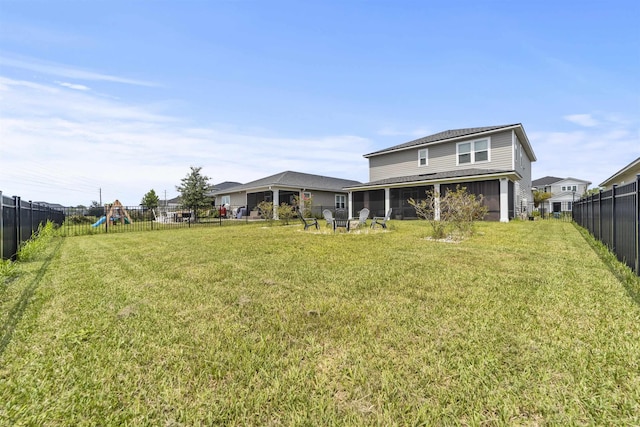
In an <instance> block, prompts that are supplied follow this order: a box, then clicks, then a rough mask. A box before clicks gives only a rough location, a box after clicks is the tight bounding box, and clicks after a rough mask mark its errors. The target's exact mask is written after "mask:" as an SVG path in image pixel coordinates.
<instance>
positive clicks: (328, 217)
mask: <svg viewBox="0 0 640 427" xmlns="http://www.w3.org/2000/svg"><path fill="white" fill-rule="evenodd" d="M322 216H324V219H325V221H327V227H328V226H330V225H331V226H333V213H331V211H330V210H329V209H325V210H323V211H322Z"/></svg>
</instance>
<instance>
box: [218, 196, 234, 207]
mask: <svg viewBox="0 0 640 427" xmlns="http://www.w3.org/2000/svg"><path fill="white" fill-rule="evenodd" d="M220 204H221V205H231V196H229V195H227V196H222V197H221V198H220Z"/></svg>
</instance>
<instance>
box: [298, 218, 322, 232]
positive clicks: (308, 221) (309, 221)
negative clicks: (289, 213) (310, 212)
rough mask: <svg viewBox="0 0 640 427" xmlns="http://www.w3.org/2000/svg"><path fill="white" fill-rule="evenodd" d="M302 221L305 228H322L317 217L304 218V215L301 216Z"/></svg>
mask: <svg viewBox="0 0 640 427" xmlns="http://www.w3.org/2000/svg"><path fill="white" fill-rule="evenodd" d="M300 221H302V223H303V224H304V229H305V230H306V229H308V228H309V227H315V228H316V230H319V229H320V226H319V225H318V220H317V219H316V218H303V217H302V216H300Z"/></svg>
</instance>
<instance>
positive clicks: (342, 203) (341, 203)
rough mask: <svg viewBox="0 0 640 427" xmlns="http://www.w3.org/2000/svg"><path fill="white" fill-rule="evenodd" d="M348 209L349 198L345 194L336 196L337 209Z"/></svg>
mask: <svg viewBox="0 0 640 427" xmlns="http://www.w3.org/2000/svg"><path fill="white" fill-rule="evenodd" d="M346 207H347V196H345V195H344V194H336V209H344V208H346Z"/></svg>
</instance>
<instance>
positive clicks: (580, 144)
mask: <svg viewBox="0 0 640 427" xmlns="http://www.w3.org/2000/svg"><path fill="white" fill-rule="evenodd" d="M586 116H589V117H590V115H586ZM606 117H616V120H615V121H613V120H607V119H606ZM598 123H599V126H597V127H591V128H589V129H584V130H580V131H566V132H532V133H530V134H529V140H530V141H531V144H532V146H533V149H534V151H535V153H536V156H537V157H538V161H537V162H535V163H534V164H533V179H536V178H541V177H544V176H548V175H549V176H558V177H569V176H570V177H574V178H578V179H585V180H588V181H591V182H592V185H593V186H597V185H598V184H600V183H601V182H602V181H604V180H605V179H607V178H608V177H609V176H611V175H612V174H613V173H615V172H616V171H617V170H619V169H620V168H621V167H623V166H625V165H627V164H629V162H631V161H632V160H633V159H635V158H637V157H638V156H640V135H638V125H639V123H638V121H637V119H628V118H622V117H620V116H618V115H616V114H609V115H603V119H600V120H598Z"/></svg>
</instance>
